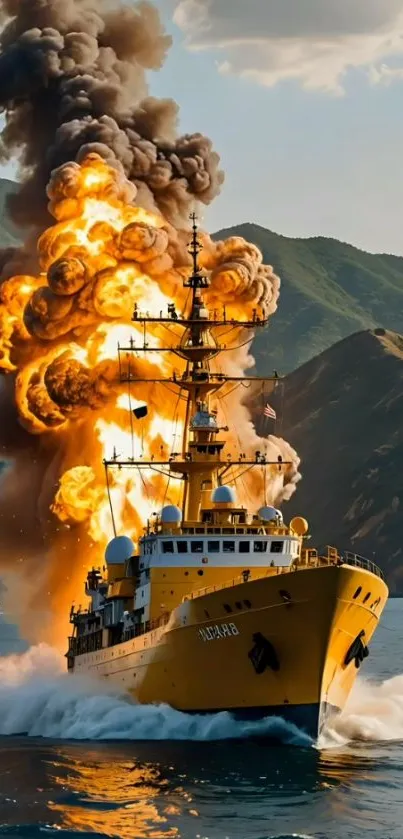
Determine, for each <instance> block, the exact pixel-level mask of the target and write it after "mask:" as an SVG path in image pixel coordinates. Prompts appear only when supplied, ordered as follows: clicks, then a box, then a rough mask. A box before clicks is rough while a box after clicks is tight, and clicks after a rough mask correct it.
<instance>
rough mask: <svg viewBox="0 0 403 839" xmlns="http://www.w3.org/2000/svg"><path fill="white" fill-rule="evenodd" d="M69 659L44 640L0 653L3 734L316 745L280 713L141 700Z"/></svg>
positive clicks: (0, 727) (63, 737) (0, 707)
mask: <svg viewBox="0 0 403 839" xmlns="http://www.w3.org/2000/svg"><path fill="white" fill-rule="evenodd" d="M64 669H65V663H64V659H63V658H62V657H61V656H60V655H59V654H58V653H57V652H56V651H55V650H53V649H52V648H51V647H47V646H46V645H44V644H41V645H39V646H38V647H32V648H31V649H30V650H28V651H27V652H26V653H23V654H22V655H13V656H8V657H7V658H3V659H1V658H0V735H11V734H27V735H29V736H32V737H50V738H53V739H69V740H74V739H77V740H227V739H235V738H250V737H264V736H265V737H273V738H276V739H278V740H280V741H281V742H284V743H287V744H290V745H291V744H292V745H299V746H311V745H312V740H311V738H310V737H308V736H307V735H306V734H304V733H302V732H301V731H299V729H298V728H296V726H294V725H291V724H289V723H286V722H284V720H281V719H277V718H273V717H271V718H266V719H263V720H259V721H256V722H244V721H237V720H234V719H233V718H232V717H231V715H230V714H229V713H227V712H222V713H219V714H206V715H189V714H184V713H181V712H180V711H175V710H173V709H172V708H170V707H169V706H167V705H138V704H135V703H134V702H131V701H130V699H128V698H125V697H124V696H122V695H119V694H118V693H117V691H116V690H114V689H113V687H112V686H110V685H109V684H107V683H106V682H104V681H102V682H99V681H95V680H89V679H82V678H78V677H75V676H71V675H67V674H66V673H65V672H64Z"/></svg>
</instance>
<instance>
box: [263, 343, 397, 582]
mask: <svg viewBox="0 0 403 839" xmlns="http://www.w3.org/2000/svg"><path fill="white" fill-rule="evenodd" d="M270 404H272V405H273V406H274V407H275V408H276V410H277V412H278V416H279V418H281V420H282V421H281V427H280V428H281V430H280V428H279V429H278V431H277V433H281V436H283V437H284V438H285V439H286V440H288V441H289V442H290V443H291V444H292V446H294V448H295V449H296V450H297V452H298V454H299V456H300V458H301V466H300V472H301V474H302V480H301V482H300V483H299V484H298V487H297V490H296V492H295V494H294V496H293V497H292V499H291V500H290V501H289V502H287V503H285V504H284V506H283V513H284V515H285V516H286V518H287V520H288V519H289V518H290V517H291V516H293V515H303V516H306V518H307V519H308V521H309V522H310V525H311V527H310V531H311V533H312V537H313V544H316V545H318V546H319V547H324V546H325V545H326V544H331V545H332V544H334V545H336V546H337V547H338V548H339V549H342V550H352V551H354V552H355V553H357V554H361V555H363V556H366V557H367V558H368V559H371V560H375V562H377V564H379V565H380V566H381V567H382V568H383V569H384V571H385V572H386V575H387V580H388V583H389V585H390V588H391V591H392V592H393V593H395V594H396V593H399V594H400V595H402V594H403V541H402V506H401V505H402V501H403V424H402V410H403V337H402V336H401V335H397V334H394V333H392V332H387V331H386V330H383V329H377V330H375V331H366V332H359V333H356V334H355V335H352V336H350V337H348V338H345V339H344V340H343V341H340V342H339V343H337V344H335V345H333V346H332V347H331V348H330V349H328V350H326V351H325V352H323V353H321V354H320V355H319V356H317V357H316V358H314V359H311V361H309V362H307V363H306V364H304V365H303V366H302V367H300V368H299V369H297V370H295V371H293V372H292V373H290V374H289V375H288V376H286V378H285V385H284V398H283V399H282V398H281V397H280V395H277V396H276V394H274V395H273V396H271V397H270ZM256 413H257V419H256V424H257V428H258V431H259V432H260V433H265V434H267V433H268V430H270V429H268V428H267V424H268V421H267V420H266V421H265V420H263V419H262V417H261V410H259V409H258V407H257V403H256ZM265 422H266V427H263V425H264V423H265Z"/></svg>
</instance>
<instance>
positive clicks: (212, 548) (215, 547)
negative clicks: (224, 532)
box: [207, 539, 220, 554]
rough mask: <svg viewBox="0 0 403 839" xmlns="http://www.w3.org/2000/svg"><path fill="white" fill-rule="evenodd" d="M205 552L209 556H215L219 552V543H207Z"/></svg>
mask: <svg viewBox="0 0 403 839" xmlns="http://www.w3.org/2000/svg"><path fill="white" fill-rule="evenodd" d="M207 551H208V553H211V554H217V553H219V551H220V543H219V541H218V539H217V541H213V542H207Z"/></svg>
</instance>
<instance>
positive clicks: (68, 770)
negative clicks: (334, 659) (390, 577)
mask: <svg viewBox="0 0 403 839" xmlns="http://www.w3.org/2000/svg"><path fill="white" fill-rule="evenodd" d="M63 667H64V661H63V660H60V658H59V656H58V655H57V654H56V653H55V652H54V651H52V650H51V649H50V648H48V647H46V646H40V647H36V648H33V649H31V650H29V651H28V652H26V653H24V654H23V655H22V656H11V657H8V658H2V659H1V658H0V839H1V837H3V836H5V837H6V836H10V837H11V836H12V837H15V839H17V837H24V839H37V837H46V836H48V837H52V836H60V837H73V836H77V835H78V836H81V837H120V839H173V837H174V838H175V839H289V838H290V837H296V839H297V837H300V839H362V837H364V836H365V837H368V839H403V600H393V601H391V602H390V603H389V604H388V606H387V609H386V610H385V612H384V615H383V617H382V624H381V626H380V628H379V630H378V633H377V635H376V637H375V639H374V642H373V644H372V646H371V654H370V657H369V659H367V662H366V663H365V665H364V669H363V670H362V671H361V675H360V679H359V682H358V683H357V686H356V689H355V690H354V693H353V695H352V697H351V700H350V702H349V705H348V707H347V708H346V710H345V712H344V713H343V714H342V715H341V717H340V718H339V719H338V720H337V722H336V724H335V727H334V729H333V730H330V731H327V732H326V733H325V735H324V736H323V738H322V741H321V742H320V743H319V744H316V745H315V744H313V743H312V742H311V741H310V740H309V738H308V737H307V736H306V735H304V734H302V733H301V732H299V731H298V730H297V729H296V728H293V727H292V726H289V725H286V724H285V723H283V722H282V721H281V720H266V721H263V722H259V723H254V724H249V725H246V724H244V723H234V722H233V721H232V720H231V718H230V717H229V716H228V715H227V714H219V715H214V716H213V715H212V716H211V717H200V718H194V717H187V716H186V715H183V714H180V713H178V712H175V711H173V710H171V709H169V708H164V707H162V708H154V707H146V708H144V707H140V706H134V705H131V704H130V703H128V702H127V701H125V700H124V699H123V698H122V697H120V696H118V695H116V694H114V693H113V692H112V691H107V690H106V688H105V686H104V685H101V686H100V685H99V684H96V683H91V682H76V681H75V680H74V679H73V678H71V677H67V676H66V675H65V674H64V673H63V672H62V671H61V668H63Z"/></svg>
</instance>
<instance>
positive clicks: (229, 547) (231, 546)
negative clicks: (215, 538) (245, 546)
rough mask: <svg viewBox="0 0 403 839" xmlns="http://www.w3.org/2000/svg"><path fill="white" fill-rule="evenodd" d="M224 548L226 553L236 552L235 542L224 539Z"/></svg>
mask: <svg viewBox="0 0 403 839" xmlns="http://www.w3.org/2000/svg"><path fill="white" fill-rule="evenodd" d="M223 549H224V553H225V554H233V553H235V542H226V541H225V539H224V542H223Z"/></svg>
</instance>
